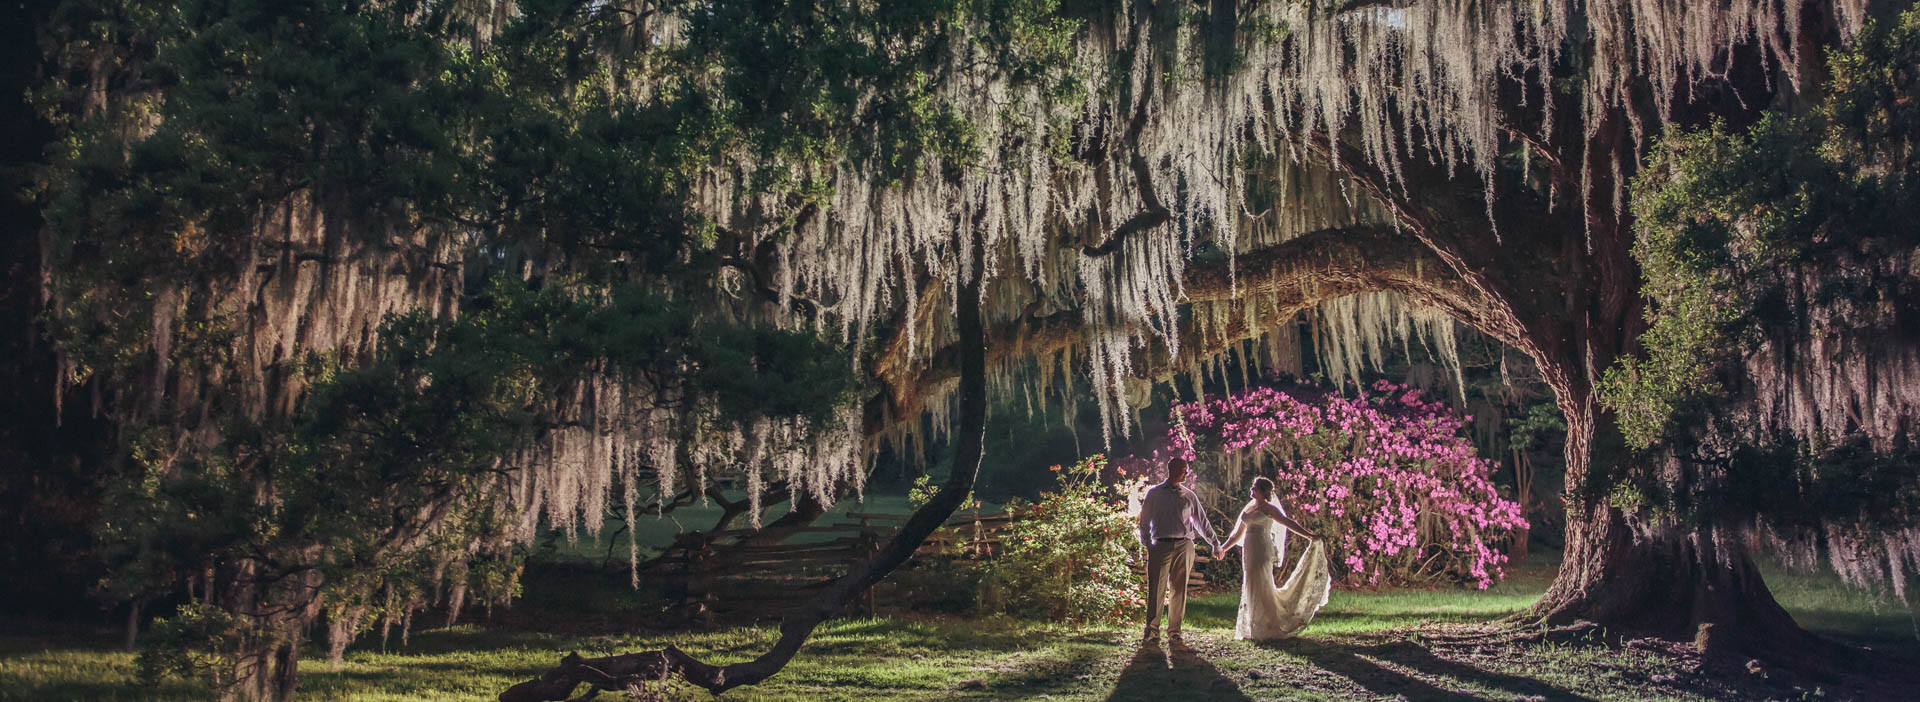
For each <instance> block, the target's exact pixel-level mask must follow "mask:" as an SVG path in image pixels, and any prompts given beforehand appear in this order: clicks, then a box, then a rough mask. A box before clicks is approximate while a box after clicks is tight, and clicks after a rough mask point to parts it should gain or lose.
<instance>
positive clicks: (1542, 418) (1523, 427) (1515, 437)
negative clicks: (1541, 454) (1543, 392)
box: [1507, 402, 1567, 451]
mask: <svg viewBox="0 0 1920 702" xmlns="http://www.w3.org/2000/svg"><path fill="white" fill-rule="evenodd" d="M1566 430H1567V420H1566V418H1565V417H1563V416H1561V414H1560V407H1559V406H1558V405H1555V404H1553V403H1551V402H1538V403H1534V404H1531V405H1527V414H1526V416H1524V417H1511V418H1508V419H1507V431H1508V434H1507V442H1508V444H1509V445H1510V446H1512V448H1513V450H1515V451H1531V450H1533V446H1534V443H1535V442H1537V441H1540V440H1541V437H1544V436H1548V435H1551V434H1555V433H1560V432H1565V431H1566Z"/></svg>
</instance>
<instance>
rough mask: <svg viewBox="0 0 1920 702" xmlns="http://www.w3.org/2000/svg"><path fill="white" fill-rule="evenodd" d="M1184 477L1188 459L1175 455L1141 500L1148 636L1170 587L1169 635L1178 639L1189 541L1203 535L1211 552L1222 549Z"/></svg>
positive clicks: (1157, 623) (1188, 566)
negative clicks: (1171, 600) (1158, 480)
mask: <svg viewBox="0 0 1920 702" xmlns="http://www.w3.org/2000/svg"><path fill="white" fill-rule="evenodd" d="M1186 479H1187V461H1186V459H1183V458H1175V459H1173V460H1171V461H1168V462H1167V479H1166V480H1165V481H1164V482H1161V483H1160V484H1159V485H1155V486H1153V487H1152V488H1150V489H1148V490H1147V496H1146V498H1145V499H1143V500H1141V503H1140V545H1142V546H1145V547H1147V633H1146V637H1147V638H1149V639H1152V638H1155V637H1156V636H1158V635H1159V633H1160V603H1161V599H1162V598H1163V597H1165V596H1166V594H1167V589H1168V586H1172V589H1173V602H1171V603H1169V604H1168V606H1167V637H1168V639H1170V640H1171V641H1173V642H1175V643H1178V642H1179V641H1180V620H1181V619H1182V618H1184V617H1185V616H1186V614H1187V578H1188V576H1189V574H1191V573H1192V572H1193V540H1194V539H1196V538H1199V539H1204V540H1206V542H1207V547H1208V548H1210V549H1212V550H1213V551H1214V552H1218V551H1219V550H1220V545H1219V537H1217V536H1214V534H1213V527H1212V526H1211V525H1209V524H1207V513H1206V511H1205V510H1203V509H1201V507H1200V499H1199V498H1198V497H1195V496H1194V494H1193V491H1192V490H1188V489H1186V488H1185V487H1184V486H1182V485H1181V483H1182V482H1185V481H1186Z"/></svg>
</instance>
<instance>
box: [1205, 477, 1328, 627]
mask: <svg viewBox="0 0 1920 702" xmlns="http://www.w3.org/2000/svg"><path fill="white" fill-rule="evenodd" d="M1251 496H1252V498H1253V499H1252V500H1249V501H1248V502H1247V506H1246V508H1244V509H1242V510H1240V519H1239V520H1238V521H1237V522H1235V523H1234V525H1233V533H1232V534H1231V535H1229V536H1228V537H1227V546H1226V548H1227V549H1229V550H1231V549H1232V548H1233V547H1235V546H1239V547H1241V548H1240V565H1241V566H1242V572H1241V576H1240V618H1239V620H1238V621H1236V622H1234V625H1233V637H1234V638H1236V639H1243V640H1253V641H1264V640H1269V639H1284V638H1288V637H1291V636H1293V635H1294V634H1295V633H1298V632H1299V631H1300V630H1301V629H1304V628H1306V626H1307V622H1308V621H1311V620H1312V619H1313V615H1314V614H1315V613H1317V612H1319V611H1320V607H1321V606H1323V605H1325V604H1326V603H1327V592H1328V590H1329V589H1330V587H1331V585H1332V582H1333V577H1332V575H1331V574H1329V572H1328V571H1327V554H1326V550H1325V547H1324V546H1322V545H1321V543H1320V535H1319V534H1315V533H1313V531H1311V530H1309V529H1307V528H1306V527H1304V526H1301V525H1300V523H1299V522H1296V521H1294V520H1292V519H1291V518H1289V517H1287V513H1286V511H1285V510H1282V509H1281V508H1280V504H1279V503H1278V502H1275V501H1274V499H1273V481H1271V480H1268V479H1266V478H1254V479H1253V490H1252V492H1251ZM1289 529H1291V530H1293V531H1297V532H1299V533H1300V535H1301V536H1304V537H1306V538H1308V539H1311V541H1310V542H1309V544H1308V546H1307V550H1306V553H1304V554H1301V557H1300V562H1299V563H1297V564H1295V565H1294V567H1293V572H1292V573H1291V574H1290V575H1288V576H1287V581H1286V584H1284V585H1281V586H1279V587H1277V588H1276V587H1275V586H1274V572H1273V571H1274V568H1275V567H1276V566H1278V565H1279V564H1281V563H1284V562H1285V561H1286V555H1287V531H1288V530H1289Z"/></svg>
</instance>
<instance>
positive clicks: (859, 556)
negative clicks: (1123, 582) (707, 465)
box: [648, 512, 1209, 621]
mask: <svg viewBox="0 0 1920 702" xmlns="http://www.w3.org/2000/svg"><path fill="white" fill-rule="evenodd" d="M1018 518H1019V515H1018V513H1008V512H1001V513H996V514H980V513H978V512H974V513H962V514H960V515H957V516H955V517H954V518H953V519H951V520H948V522H947V523H946V524H945V525H944V526H942V527H941V528H940V529H939V530H938V531H935V532H934V533H933V535H932V536H930V537H928V538H927V541H926V543H924V544H922V545H921V546H920V549H919V550H918V551H916V552H915V553H914V557H915V558H930V557H952V558H967V559H985V558H990V557H992V555H993V553H994V552H995V551H997V550H999V548H1000V546H1001V543H1002V539H1003V538H1004V537H1005V536H1006V535H1007V532H1008V530H1009V527H1011V526H1012V524H1013V521H1014V520H1015V519H1018ZM906 519H907V515H904V514H879V513H872V512H849V513H847V514H846V515H845V521H842V522H841V523H838V524H831V525H825V526H808V527H800V528H797V529H794V530H791V532H790V534H789V536H788V537H787V541H786V542H785V543H777V544H754V545H740V543H739V542H740V541H741V540H743V539H747V538H749V537H752V536H753V535H754V534H756V533H757V532H756V531H755V530H753V529H729V530H725V531H716V532H698V531H693V532H686V533H683V534H680V535H679V536H677V537H676V538H675V540H674V543H673V545H671V546H668V547H667V551H666V553H664V554H662V557H661V558H659V559H657V560H656V561H655V566H654V568H653V569H652V570H651V571H650V572H649V573H648V576H649V577H651V578H655V579H661V580H664V581H665V582H666V583H667V584H668V585H669V589H670V590H677V592H673V593H672V594H673V595H674V597H675V599H677V600H679V601H680V603H681V605H682V611H683V613H684V614H685V615H687V616H689V617H690V618H694V619H698V620H703V621H711V620H712V619H713V618H714V617H715V616H718V615H725V616H729V617H736V618H737V617H742V616H744V617H748V618H758V617H762V616H775V615H778V614H779V613H780V612H783V611H785V610H787V609H789V608H791V607H793V606H795V605H798V604H800V603H801V602H803V601H805V600H807V599H809V598H811V597H812V596H813V595H814V594H816V593H817V591H818V590H819V589H820V588H824V587H826V585H827V584H828V583H830V582H831V580H832V578H834V577H837V576H839V575H840V574H841V573H843V572H845V570H846V566H847V565H848V564H849V563H853V562H855V561H859V560H863V559H866V558H870V557H872V556H873V555H874V554H876V553H878V552H879V550H880V547H881V546H882V545H884V544H885V543H886V542H887V540H888V539H891V538H893V535H894V532H896V531H898V530H899V528H900V525H901V524H902V523H903V522H905V521H906ZM1194 560H1195V565H1196V566H1198V565H1199V564H1201V563H1205V562H1207V561H1208V560H1209V559H1208V557H1207V556H1205V555H1196V556H1195V559H1194ZM1136 570H1138V569H1137V568H1136ZM1143 577H1144V576H1143ZM1188 582H1189V584H1190V586H1192V587H1199V586H1201V585H1203V584H1204V580H1203V579H1202V578H1201V576H1200V573H1199V572H1198V568H1197V567H1196V569H1195V572H1194V573H1193V575H1192V576H1191V578H1190V579H1189V581H1188ZM861 604H862V605H863V606H864V607H865V609H866V610H867V612H868V613H869V614H871V613H873V612H875V611H876V603H875V602H874V596H873V591H872V590H868V591H867V592H866V594H865V596H864V598H863V601H862V602H861Z"/></svg>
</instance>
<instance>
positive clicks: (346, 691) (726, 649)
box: [0, 559, 1914, 702]
mask: <svg viewBox="0 0 1920 702" xmlns="http://www.w3.org/2000/svg"><path fill="white" fill-rule="evenodd" d="M1554 565H1555V564H1554V563H1552V562H1551V561H1549V560H1545V559H1536V560H1535V561H1532V562H1529V563H1528V564H1526V566H1525V567H1523V568H1520V569H1518V570H1517V571H1516V572H1515V573H1514V574H1513V577H1510V578H1509V579H1508V580H1506V581H1505V582H1502V583H1501V584H1500V585H1498V586H1496V587H1494V588H1492V589H1491V590H1488V591H1485V592H1474V591H1464V590H1440V591H1410V590H1400V591H1385V592H1336V593H1334V595H1333V599H1332V601H1331V602H1330V603H1329V604H1328V605H1327V607H1326V609H1324V610H1323V611H1322V612H1321V614H1320V616H1319V617H1318V618H1316V619H1315V620H1314V622H1313V625H1312V626H1310V627H1308V629H1307V630H1306V631H1305V632H1304V633H1303V634H1302V636H1301V637H1299V638H1298V639H1295V640H1292V641H1288V642H1284V643H1280V644H1261V645H1255V644H1248V643H1242V642H1237V641H1233V640H1232V636H1231V635H1232V625H1233V616H1234V612H1235V610H1236V607H1237V596H1236V595H1235V594H1232V593H1226V594H1213V595H1207V596H1204V597H1200V598H1198V599H1196V600H1195V601H1194V602H1193V603H1192V604H1191V606H1190V608H1189V623H1188V625H1187V628H1188V630H1189V635H1188V643H1189V644H1191V646H1192V649H1193V650H1191V651H1168V650H1167V649H1165V648H1164V647H1163V646H1160V645H1158V644H1155V645H1149V646H1143V645H1141V642H1140V641H1139V640H1138V638H1137V634H1136V631H1135V628H1134V627H1133V626H1126V627H1112V626H1073V625H1063V624H1047V623H1036V622H1024V621H1016V620H1010V619H1004V618H987V619H960V618H951V617H926V616H918V615H914V614H911V613H902V614H899V615H895V616H889V617H882V618H878V619H852V620H842V621H836V622H832V623H829V624H828V625H826V626H825V627H824V628H823V629H822V630H821V631H820V632H819V633H818V634H816V635H815V637H814V638H813V639H812V640H811V641H810V642H809V643H808V645H807V647H806V649H805V650H804V651H803V652H802V653H801V655H800V656H799V657H798V658H796V659H795V660H794V662H793V663H792V664H791V665H790V666H788V667H787V669H786V670H785V671H783V672H781V673H780V675H778V676H777V677H775V678H774V679H773V680H771V681H769V682H768V683H765V684H762V685H759V686H755V687H750V688H742V689H739V690H735V691H733V692H730V693H728V694H726V695H724V696H723V699H734V700H822V699H848V700H882V699H940V700H949V699H952V700H975V699H980V700H985V699H1009V698H1025V699H1040V698H1047V699H1058V700H1148V701H1152V702H1162V701H1170V700H1189V699H1211V700H1248V699H1306V700H1321V699H1324V700H1346V699H1393V698H1395V697H1403V698H1406V699H1414V700H1426V699H1432V700H1462V699H1501V700H1513V699H1527V700H1532V699H1566V700H1614V699H1650V700H1661V699H1673V700H1688V699H1728V698H1739V697H1744V696H1746V695H1748V694H1751V693H1750V692H1749V691H1747V690H1746V689H1744V688H1741V687H1739V686H1738V681H1729V680H1726V679H1724V678H1722V677H1716V676H1715V675H1713V674H1708V673H1703V672H1701V671H1700V670H1699V668H1698V666H1697V665H1692V664H1690V663H1689V662H1688V661H1685V660H1677V659H1675V658H1674V657H1673V656H1670V655H1667V654H1665V653H1662V652H1659V651H1655V650H1650V649H1642V648H1637V647H1633V646H1627V647H1620V648H1607V647H1604V646H1593V645H1579V644H1551V643H1547V644H1512V643H1504V642H1500V641H1497V640H1495V641H1488V640H1485V639H1475V638H1473V637H1472V634H1474V633H1475V631H1476V630H1478V629H1481V628H1482V627H1479V625H1481V624H1483V623H1485V622H1489V621H1492V620H1495V619H1498V618H1501V617H1504V616H1506V615H1509V614H1512V613H1514V612H1518V611H1520V610H1522V609H1524V608H1526V607H1527V606H1528V605H1529V604H1531V603H1532V602H1533V601H1534V600H1535V599H1537V598H1538V597H1539V596H1540V594H1541V593H1542V592H1543V591H1544V590H1545V588H1546V585H1547V583H1548V582H1549V581H1550V580H1551V577H1552V572H1553V568H1554ZM1769 576H1770V577H1769V581H1770V582H1772V583H1773V585H1774V589H1775V591H1776V592H1777V593H1778V594H1779V596H1780V598H1781V600H1782V601H1783V603H1785V604H1786V605H1787V606H1788V608H1789V609H1790V610H1793V611H1795V613H1796V614H1797V615H1799V616H1800V618H1801V621H1802V622H1803V623H1805V624H1807V625H1808V626H1809V627H1810V628H1814V629H1817V630H1821V631H1824V632H1825V633H1828V634H1830V635H1833V636H1836V637H1844V638H1849V639H1852V640H1855V641H1858V642H1862V643H1869V644H1873V645H1875V646H1876V647H1889V646H1891V647H1902V646H1904V647H1908V648H1911V647H1912V645H1913V643H1914V635H1913V633H1912V629H1913V626H1912V622H1911V620H1910V619H1909V617H1908V615H1907V611H1906V609H1905V608H1904V607H1902V606H1898V605H1893V604H1891V603H1889V602H1884V601H1883V602H1872V601H1870V598H1867V597H1865V596H1863V595H1860V594H1858V593H1854V592H1849V591H1846V590H1843V589H1840V588H1839V586H1838V584H1837V583H1836V582H1834V581H1832V580H1831V579H1821V578H1795V577H1789V576H1786V575H1784V574H1780V573H1777V572H1772V571H1770V572H1769ZM539 606H543V607H553V606H556V605H554V604H543V605H539ZM522 614H523V615H524V614H525V613H522ZM536 619H537V618H536ZM516 621H520V622H524V621H528V619H527V618H524V617H516ZM577 628H578V627H577V626H576V629H577ZM621 628H622V627H618V626H615V627H609V628H608V629H607V630H609V631H612V630H621ZM773 635H774V632H773V629H772V628H771V627H732V628H724V629H719V630H715V631H709V632H679V633H670V632H665V633H639V634H620V635H603V636H594V635H580V634H555V633H532V632H527V631H500V630H487V629H483V628H479V627H475V626H470V625H463V626H460V627H456V628H454V629H451V630H431V631H420V632H415V634H414V635H413V637H412V640H411V642H410V643H409V645H408V646H406V647H404V648H400V647H398V646H395V648H394V650H392V651H391V652H386V653H382V652H379V651H378V648H379V646H378V642H377V641H372V642H369V644H368V646H369V648H370V649H371V650H369V649H361V650H356V651H353V652H350V653H349V655H348V658H347V662H346V664H344V665H343V666H341V667H340V668H339V669H333V668H332V667H331V666H329V665H328V664H327V663H326V662H325V661H324V660H308V661H306V662H305V663H304V664H303V666H302V674H301V689H302V691H303V695H302V696H303V698H306V699H316V700H368V701H373V700H396V701H397V700H471V699H486V698H491V697H492V696H493V695H495V694H497V693H498V692H499V691H500V690H502V689H505V688H506V687H507V686H508V685H511V684H512V683H514V682H517V681H520V680H523V679H526V678H528V677H530V676H532V675H533V674H535V673H536V672H537V671H539V670H542V669H544V668H546V667H547V666H549V665H552V663H553V662H554V661H556V660H557V659H558V657H559V655H560V654H561V653H562V652H564V651H569V650H577V651H580V652H581V653H583V654H586V655H600V654H607V653H613V652H619V651H628V650H636V649H651V648H658V647H660V646H661V645H663V644H666V643H669V642H671V643H674V644H676V645H679V646H681V647H682V648H685V649H687V650H689V651H691V652H693V653H695V654H696V655H701V656H704V657H707V658H708V659H709V660H714V661H734V660H743V659H746V658H750V657H752V656H754V655H757V654H758V653H759V652H760V651H762V650H764V648H765V647H766V646H767V645H768V644H769V643H770V641H771V639H772V637H773ZM115 638H116V634H115V633H114V632H111V631H95V632H75V631H71V630H68V631H48V630H44V629H43V630H40V631H20V630H16V629H8V630H7V633H4V634H0V700H191V699H199V695H198V694H197V691H196V690H195V689H194V688H192V687H190V686H187V685H184V684H170V685H167V686H163V687H161V688H159V689H147V688H142V687H139V686H138V685H137V684H136V683H135V682H134V680H133V671H134V668H133V656H132V655H131V654H127V653H122V652H116V651H112V650H110V648H111V643H110V642H112V641H113V640H114V639H115ZM396 638H397V635H396ZM395 643H396V644H397V641H396V642H395ZM1820 692H1821V693H1824V692H1825V691H1820ZM1807 693H1808V694H1809V696H1814V695H1817V694H1820V693H1815V692H1814V691H1811V690H1809V691H1807ZM670 696H672V697H674V698H684V699H705V698H706V697H707V696H706V694H705V693H704V692H702V691H699V690H694V689H690V688H679V689H675V690H672V691H670ZM1788 696H1791V695H1788Z"/></svg>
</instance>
